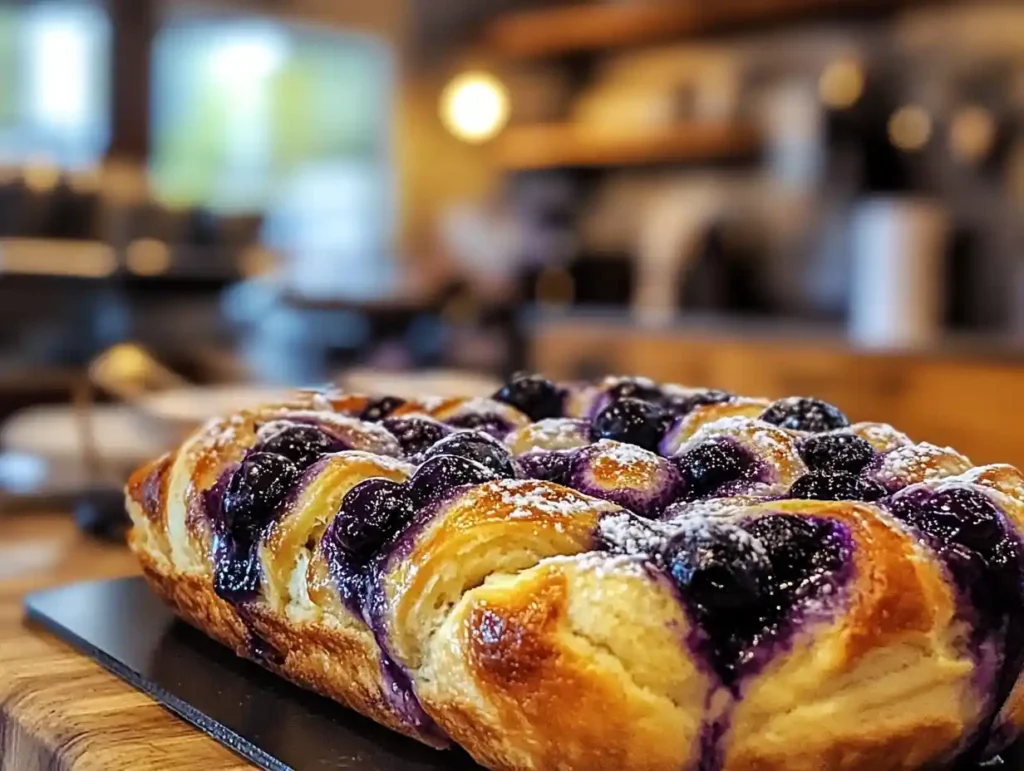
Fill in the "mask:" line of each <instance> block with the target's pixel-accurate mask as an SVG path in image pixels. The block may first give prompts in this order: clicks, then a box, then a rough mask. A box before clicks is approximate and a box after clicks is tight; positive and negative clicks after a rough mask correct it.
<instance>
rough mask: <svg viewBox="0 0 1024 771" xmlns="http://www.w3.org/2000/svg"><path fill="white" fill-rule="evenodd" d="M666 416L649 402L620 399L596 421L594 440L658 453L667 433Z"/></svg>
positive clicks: (600, 414) (593, 430)
mask: <svg viewBox="0 0 1024 771" xmlns="http://www.w3.org/2000/svg"><path fill="white" fill-rule="evenodd" d="M664 417H665V414H664V413H663V412H662V411H661V409H660V408H659V407H657V406H655V405H653V404H651V403H650V402H645V401H641V400H640V399H632V398H627V399H620V400H619V401H616V402H613V403H612V404H609V405H608V406H607V407H605V408H604V409H603V410H601V412H599V413H598V415H597V417H596V418H594V423H593V426H592V427H591V429H590V431H591V436H592V437H593V438H594V440H598V439H613V440H614V441H616V442H625V443H627V444H635V445H637V446H639V447H643V448H644V449H645V450H650V451H652V452H657V451H658V442H660V441H661V437H662V436H663V435H664V433H665V427H666V426H665V421H664Z"/></svg>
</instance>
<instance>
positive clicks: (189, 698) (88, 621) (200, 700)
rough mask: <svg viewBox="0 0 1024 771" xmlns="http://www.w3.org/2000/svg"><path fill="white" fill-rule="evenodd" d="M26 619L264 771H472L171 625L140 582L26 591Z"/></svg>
mask: <svg viewBox="0 0 1024 771" xmlns="http://www.w3.org/2000/svg"><path fill="white" fill-rule="evenodd" d="M25 609H26V613H27V617H28V618H29V620H30V621H32V622H33V623H36V624H38V625H39V626H42V627H44V628H46V629H47V630H49V631H50V632H53V633H54V634H55V635H57V636H58V637H60V638H61V639H63V640H65V641H66V642H68V643H70V644H71V645H72V646H73V647H74V648H76V649H77V650H79V651H80V652H82V653H84V654H85V655H87V656H89V657H90V658H93V659H95V660H96V661H98V662H99V663H100V664H101V665H103V666H104V667H105V668H106V669H109V670H110V671H111V672H113V673H114V674H115V675H117V676H118V677H120V678H122V679H123V680H126V681H128V682H129V683H131V684H132V685H133V686H135V687H136V688H138V689H140V690H142V691H144V692H145V693H147V694H149V695H150V696H152V697H153V698H154V699H156V700H157V701H158V702H159V703H160V704H162V705H164V706H165V707H167V708H168V709H169V710H171V711H172V712H174V713H175V714H177V715H179V716H180V717H181V718H183V719H184V720H185V721H187V722H188V723H191V724H192V725H194V726H195V727H196V728H199V729H200V730H201V731H204V732H205V733H207V734H209V735H210V736H212V737H213V738H214V739H216V740H217V741H218V742H220V743H221V744H223V745H225V746H226V747H228V748H229V749H231V750H233V751H234V752H236V753H238V754H239V755H241V756H242V757H244V758H245V759H246V760H248V761H250V762H251V763H255V764H256V765H257V766H259V767H260V768H264V769H268V771H287V770H288V769H295V770H296V771H304V770H305V769H317V768H337V769H349V768H350V769H360V771H433V770H434V769H446V770H448V771H456V770H460V771H470V770H473V769H475V770H477V771H479V769H480V767H479V766H478V765H476V764H475V763H473V761H472V760H471V759H470V758H469V757H468V756H466V755H465V754H464V753H462V752H457V751H452V752H439V751H437V750H432V749H430V748H428V747H425V746H423V745H420V744H419V743H417V742H414V741H412V740H411V739H406V738H405V737H403V736H400V735H398V734H396V733H394V732H392V731H389V730H387V729H385V728H382V727H380V726H378V725H377V724H376V723H374V722H372V721H370V720H367V719H366V718H363V717H362V716H360V715H358V714H356V713H354V712H352V711H351V710H347V709H345V708H344V707H341V706H339V705H337V704H335V703H333V702H332V701H330V700H328V699H324V698H321V697H319V696H317V695H315V694H312V693H310V692H308V691H304V690H302V689H301V688H298V687H296V686H294V685H292V684H291V683H288V682H287V681H285V680H282V679H281V678H279V677H277V676H275V675H272V674H271V673H269V672H267V671H266V670H264V669H262V668H260V667H259V666H257V665H256V664H253V663H252V662H249V661H245V660H244V659H240V658H238V657H236V656H235V655H234V654H233V653H232V652H231V651H229V650H227V649H226V648H224V647H222V646H221V645H218V644H217V643H216V642H214V641H212V640H210V639H209V638H208V637H206V636H205V635H203V634H201V633H200V632H197V631H196V630H195V629H192V628H191V627H190V626H188V625H187V624H184V623H182V622H181V621H178V620H177V619H176V618H175V617H174V614H173V613H172V612H171V611H170V610H169V609H168V608H167V607H166V606H165V605H164V604H163V602H161V601H160V599H159V598H157V597H156V596H155V595H154V594H153V593H152V592H150V591H149V589H148V588H147V587H146V584H145V582H144V581H143V580H142V579H141V578H125V579H120V580H116V581H97V582H92V583H84V584H75V585H73V586H68V587H64V588H61V589H54V590H51V591H46V592H40V593H38V594H33V595H30V596H29V597H27V598H26V599H25Z"/></svg>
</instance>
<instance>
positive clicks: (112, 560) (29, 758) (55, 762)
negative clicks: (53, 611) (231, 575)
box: [0, 514, 251, 771]
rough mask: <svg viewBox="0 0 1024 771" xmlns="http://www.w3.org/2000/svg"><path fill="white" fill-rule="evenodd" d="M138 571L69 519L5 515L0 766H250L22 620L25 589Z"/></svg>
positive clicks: (0, 545) (0, 529)
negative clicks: (87, 535)
mask: <svg viewBox="0 0 1024 771" xmlns="http://www.w3.org/2000/svg"><path fill="white" fill-rule="evenodd" d="M134 572H135V566H134V561H133V560H132V558H131V556H130V555H129V553H128V552H127V551H126V550H125V549H120V548H117V547H111V546H102V545H98V544H96V543H94V542H92V541H89V540H86V539H85V538H83V537H81V536H80V535H78V533H77V531H76V530H75V528H74V527H73V526H72V524H71V521H70V518H69V517H66V516H56V515H52V516H51V515H40V514H32V515H25V516H22V517H13V516H12V517H5V518H0V771H8V770H10V771H13V770H14V769H17V771H35V770H36V769H46V770H47V771H62V770H64V769H75V770H76V771H78V769H102V770H103V771H122V770H123V771H128V769H154V771H163V770H164V769H183V770H184V769H201V771H221V769H242V768H251V767H250V766H249V765H248V764H247V763H245V762H244V761H243V760H241V759H240V758H238V757H237V756H236V755H234V754H232V753H231V752H229V751H228V750H226V749H224V748H223V747H221V746H220V745H219V744H217V743H216V742H214V741H213V740H212V739H210V738H208V737H207V736H205V735H204V734H202V733H200V732H198V731H196V730H195V729H193V728H191V727H190V726H188V725H187V724H185V723H184V722H182V721H181V720H178V719H177V718H176V717H174V716H173V715H172V714H170V713H169V712H167V711H166V710H164V709H163V708H162V707H160V706H159V705H158V704H157V703H156V702H154V701H152V700H151V699H150V698H149V697H148V696H145V695H143V694H142V693H140V692H138V691H136V690H134V689H133V688H132V687H131V686H129V685H127V684H126V683H123V682H122V681H120V680H119V679H117V678H116V677H114V676H113V675H111V674H108V673H107V672H106V671H105V670H104V669H102V668H101V667H100V666H99V665H98V664H96V663H95V662H93V661H91V660H90V659H88V658H86V657H84V656H81V655H79V654H78V653H75V652H74V651H73V650H72V649H71V648H69V647H68V646H66V645H65V644H64V643H62V642H60V641H59V640H57V639H56V638H54V637H52V636H51V635H49V634H47V633H45V632H42V631H40V630H36V629H33V628H29V627H27V626H26V625H25V624H24V622H23V621H22V610H21V598H22V597H23V596H24V594H25V593H26V592H31V591H34V590H36V589H42V588H45V587H49V586H57V585H60V584H65V583H70V582H73V581H79V580H86V579H94V578H113V577H116V576H124V575H130V574H132V573H134Z"/></svg>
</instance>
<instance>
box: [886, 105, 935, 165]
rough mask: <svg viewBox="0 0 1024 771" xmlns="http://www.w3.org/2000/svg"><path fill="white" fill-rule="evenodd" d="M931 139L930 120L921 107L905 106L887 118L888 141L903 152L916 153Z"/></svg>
mask: <svg viewBox="0 0 1024 771" xmlns="http://www.w3.org/2000/svg"><path fill="white" fill-rule="evenodd" d="M931 138H932V118H931V116H930V115H929V114H928V113H927V112H926V111H925V109H924V108H923V107H918V106H916V105H907V106H906V107H901V108H900V109H898V110H897V111H896V112H894V113H893V114H892V117H890V118H889V141H891V142H892V143H893V144H894V145H895V146H896V147H898V148H899V149H900V150H903V151H904V152H908V153H909V152H916V151H918V150H921V149H922V148H924V146H925V145H926V144H928V140H930V139H931Z"/></svg>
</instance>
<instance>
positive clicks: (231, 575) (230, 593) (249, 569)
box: [213, 538, 263, 603]
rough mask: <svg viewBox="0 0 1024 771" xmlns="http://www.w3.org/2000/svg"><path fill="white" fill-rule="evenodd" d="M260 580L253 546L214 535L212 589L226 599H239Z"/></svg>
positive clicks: (251, 591)
mask: <svg viewBox="0 0 1024 771" xmlns="http://www.w3.org/2000/svg"><path fill="white" fill-rule="evenodd" d="M262 579H263V575H262V570H261V568H260V561H259V557H258V555H257V546H256V544H254V543H241V542H236V541H234V540H233V539H231V538H218V539H217V543H216V544H215V547H214V563H213V591H214V592H215V593H216V594H217V596H218V597H220V598H221V599H224V600H227V601H228V602H233V603H238V602H243V601H245V600H247V599H250V598H251V597H253V596H255V594H256V593H257V592H258V591H259V588H260V583H261V581H262Z"/></svg>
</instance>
